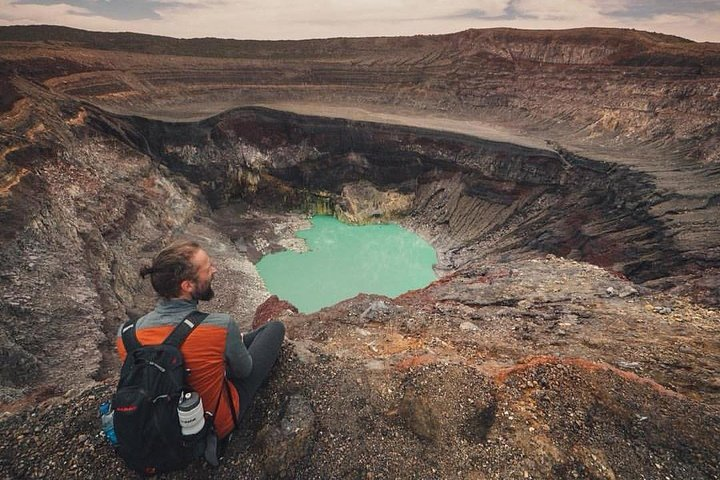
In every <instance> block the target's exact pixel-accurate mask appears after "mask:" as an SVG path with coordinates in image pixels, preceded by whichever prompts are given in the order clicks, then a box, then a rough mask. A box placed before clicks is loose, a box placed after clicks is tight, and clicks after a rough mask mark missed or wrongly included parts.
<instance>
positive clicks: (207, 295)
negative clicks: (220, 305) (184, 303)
mask: <svg viewBox="0 0 720 480" xmlns="http://www.w3.org/2000/svg"><path fill="white" fill-rule="evenodd" d="M214 296H215V292H213V289H212V285H211V282H208V283H206V284H205V285H202V288H201V285H198V287H197V289H196V290H195V291H194V292H193V294H192V297H193V298H194V299H195V300H199V301H203V302H209V301H210V300H212V299H213V297H214Z"/></svg>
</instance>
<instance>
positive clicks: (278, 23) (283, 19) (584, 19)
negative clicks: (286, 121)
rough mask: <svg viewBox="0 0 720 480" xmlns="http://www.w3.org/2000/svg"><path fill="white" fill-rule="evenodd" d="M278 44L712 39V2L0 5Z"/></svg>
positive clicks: (109, 1) (175, 0)
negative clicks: (488, 32)
mask: <svg viewBox="0 0 720 480" xmlns="http://www.w3.org/2000/svg"><path fill="white" fill-rule="evenodd" d="M29 24H52V25H65V26H69V27H76V28H82V29H86V30H99V31H132V32H139V33H150V34H155V35H167V36H171V37H180V38H193V37H219V38H237V39H258V40H281V39H303V38H328V37H366V36H400V35H415V34H437V33H451V32H457V31H461V30H466V29H468V28H491V27H514V28H528V29H563V28H577V27H619V28H634V29H637V30H647V31H651V32H660V33H667V34H671V35H677V36H681V37H685V38H689V39H691V40H695V41H699V42H704V41H709V42H720V0H564V1H561V2H552V1H547V0H446V1H442V0H415V1H410V0H305V1H302V0H292V1H291V0H237V1H230V0H0V25H29Z"/></svg>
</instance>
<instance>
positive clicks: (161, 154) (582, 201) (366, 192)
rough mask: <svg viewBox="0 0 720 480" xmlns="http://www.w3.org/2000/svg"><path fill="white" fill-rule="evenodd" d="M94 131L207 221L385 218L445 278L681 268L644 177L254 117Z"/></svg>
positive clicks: (130, 120)
mask: <svg viewBox="0 0 720 480" xmlns="http://www.w3.org/2000/svg"><path fill="white" fill-rule="evenodd" d="M118 127H119V128H118ZM105 129H106V130H107V131H108V132H110V133H114V134H116V135H119V136H120V137H121V138H122V139H123V140H125V141H130V142H131V143H132V144H133V145H134V147H135V148H137V149H139V150H140V151H143V152H145V153H147V154H149V155H150V156H152V157H153V158H155V159H157V160H158V161H159V162H161V163H162V164H164V165H165V166H166V167H168V168H169V169H170V170H172V171H174V172H177V173H180V174H182V175H184V176H185V177H186V178H188V179H189V180H191V181H192V182H194V183H195V184H197V185H198V186H199V187H200V189H201V190H202V192H203V194H204V195H205V197H206V198H207V199H208V201H209V203H210V205H211V207H212V208H213V209H214V210H217V209H220V208H223V207H227V206H228V205H235V206H238V205H241V207H239V208H254V209H258V210H261V211H272V212H278V211H294V212H304V213H319V214H327V213H330V214H333V215H335V216H337V217H338V218H340V219H342V220H344V221H346V222H349V223H368V222H373V221H383V220H386V221H387V220H395V221H398V222H399V223H400V224H402V225H404V226H406V227H408V228H410V229H411V230H413V231H415V232H417V233H419V234H420V235H421V236H423V237H424V238H426V239H427V240H429V241H430V242H431V243H432V244H433V246H434V247H435V248H436V249H437V250H438V252H439V265H438V268H439V269H440V270H443V271H446V272H447V271H452V270H454V269H456V268H457V267H459V266H461V265H463V264H464V263H465V262H467V261H468V260H470V259H471V258H477V257H478V256H481V257H487V258H495V259H497V258H503V256H507V255H509V254H512V255H514V256H517V255H520V256H521V257H522V256H527V255H530V254H537V253H549V254H554V255H558V256H563V257H567V258H571V259H575V260H581V261H586V262H590V263H593V264H595V265H598V266H601V267H604V268H606V269H608V270H610V271H613V272H616V273H618V274H622V275H624V276H626V277H628V278H630V279H632V280H633V281H635V282H646V281H649V280H653V279H659V278H663V277H667V276H669V275H670V272H673V273H674V274H678V273H681V272H683V271H686V270H687V267H688V265H686V264H685V263H687V259H686V258H683V256H682V255H679V252H680V251H679V250H678V249H677V248H676V245H675V243H674V241H673V238H672V235H668V232H667V228H666V225H665V224H664V222H663V221H662V220H660V219H658V218H656V216H654V215H653V214H652V213H651V209H652V208H653V206H655V205H656V204H658V203H660V202H662V201H663V200H664V199H663V197H662V195H660V193H659V192H658V191H657V189H656V187H655V184H654V182H653V178H652V177H650V176H649V175H647V174H645V173H642V172H639V171H635V170H633V169H631V168H629V167H623V166H618V164H616V163H611V162H607V161H599V160H593V159H590V158H585V157H581V156H578V155H575V154H572V153H570V152H567V151H564V150H562V149H557V150H554V149H550V148H548V149H538V148H530V147H526V146H519V145H514V144H510V143H502V142H495V141H490V140H483V139H480V138H477V137H472V136H468V135H462V134H456V133H450V132H442V131H433V130H427V129H421V128H413V127H406V126H399V125H388V124H380V123H373V122H362V121H350V120H344V119H330V118H323V117H315V116H308V115H298V114H292V113H288V112H282V111H275V110H272V109H267V108H259V107H254V108H240V109H235V110H231V111H228V112H225V113H223V114H221V115H218V116H215V117H212V118H209V119H206V120H203V121H199V122H185V123H168V122H163V121H159V120H149V119H145V118H139V117H117V118H116V119H115V120H114V125H112V126H111V125H110V124H106V125H105ZM225 218H227V216H223V217H222V218H220V217H216V220H217V221H218V223H219V224H220V225H221V226H222V225H224V227H225V230H226V231H229V225H227V224H225V220H224V219H225ZM252 234H253V232H245V238H244V239H243V240H244V241H247V240H248V237H251V236H252Z"/></svg>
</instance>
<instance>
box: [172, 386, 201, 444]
mask: <svg viewBox="0 0 720 480" xmlns="http://www.w3.org/2000/svg"><path fill="white" fill-rule="evenodd" d="M177 410H178V418H179V419H180V428H181V429H182V434H183V435H194V434H196V433H198V432H199V431H200V430H202V428H203V427H204V426H205V411H204V410H203V403H202V398H200V395H199V394H198V393H197V392H188V393H186V394H184V395H183V396H182V397H180V403H179V404H178V408H177Z"/></svg>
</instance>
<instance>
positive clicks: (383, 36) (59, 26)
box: [0, 24, 720, 43]
mask: <svg viewBox="0 0 720 480" xmlns="http://www.w3.org/2000/svg"><path fill="white" fill-rule="evenodd" d="M11 27H17V28H28V27H30V28H33V27H36V28H43V27H49V28H67V29H70V30H78V31H82V32H87V33H100V34H127V35H146V36H151V37H159V38H170V39H174V40H230V41H238V42H245V41H248V42H303V41H312V40H339V39H367V38H409V37H417V36H421V37H422V36H426V37H431V36H443V35H456V34H460V33H463V32H469V31H472V30H479V31H482V30H515V31H520V32H570V31H573V30H619V31H623V30H625V31H634V32H639V33H647V34H650V35H664V36H670V37H676V38H680V39H682V40H688V41H691V42H695V43H720V42H698V41H696V40H692V39H690V38H687V37H682V36H680V35H673V34H669V33H662V32H653V31H649V30H640V29H637V28H626V27H572V28H517V27H483V28H475V27H470V28H466V29H464V30H457V31H452V32H445V33H416V34H406V35H394V36H391V35H372V36H364V37H362V36H340V37H308V38H293V39H257V38H233V37H217V36H204V37H177V36H171V35H162V34H155V33H145V32H136V31H131V30H118V31H109V30H90V29H85V28H77V27H70V26H67V25H58V24H18V25H0V28H11Z"/></svg>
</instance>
